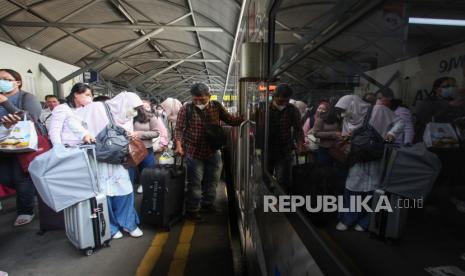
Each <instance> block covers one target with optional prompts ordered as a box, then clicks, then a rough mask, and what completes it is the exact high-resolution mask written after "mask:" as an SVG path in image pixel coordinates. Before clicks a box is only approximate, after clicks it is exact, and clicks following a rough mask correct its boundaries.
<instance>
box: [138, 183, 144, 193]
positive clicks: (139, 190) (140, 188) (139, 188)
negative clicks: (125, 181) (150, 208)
mask: <svg viewBox="0 0 465 276" xmlns="http://www.w3.org/2000/svg"><path fill="white" fill-rule="evenodd" d="M142 192H143V190H142V185H139V187H137V193H138V194H142Z"/></svg>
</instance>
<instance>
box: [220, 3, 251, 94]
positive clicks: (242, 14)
mask: <svg viewBox="0 0 465 276" xmlns="http://www.w3.org/2000/svg"><path fill="white" fill-rule="evenodd" d="M247 4H248V1H247V0H242V5H241V11H240V12H239V19H238V20H237V26H236V34H235V35H234V44H233V48H232V50H231V58H230V59H229V65H228V71H227V72H226V80H225V82H224V90H223V95H222V96H221V99H223V98H224V94H226V89H227V88H228V82H229V75H230V74H231V69H232V65H233V61H234V57H235V55H236V48H237V43H238V41H239V33H240V30H241V23H242V18H243V16H244V11H245V7H246V6H247Z"/></svg>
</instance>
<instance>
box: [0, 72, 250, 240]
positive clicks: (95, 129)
mask: <svg viewBox="0 0 465 276" xmlns="http://www.w3.org/2000/svg"><path fill="white" fill-rule="evenodd" d="M21 87H22V78H21V75H20V74H19V73H17V72H16V71H14V70H11V69H0V92H1V93H0V118H1V123H2V126H1V127H2V128H3V129H10V128H11V127H12V126H14V125H15V124H16V123H17V122H18V121H20V120H22V119H23V117H24V116H26V118H27V119H29V120H32V121H33V122H34V123H35V124H40V125H42V126H44V127H46V129H47V134H48V139H49V140H50V143H51V145H52V146H54V145H58V144H61V145H65V146H71V147H72V146H76V145H79V144H92V143H95V142H96V137H97V136H98V135H99V133H100V132H101V131H102V130H103V129H104V128H105V127H106V126H107V124H108V123H109V119H108V117H107V114H106V108H105V105H106V106H107V107H108V108H109V111H110V113H111V116H112V117H113V120H114V121H115V123H116V124H117V125H118V126H120V127H123V128H124V129H125V130H126V133H127V136H128V138H138V139H140V140H142V142H143V144H144V145H145V147H146V149H147V152H148V154H147V156H146V157H145V159H144V160H143V161H142V162H141V163H140V164H139V165H138V166H136V167H129V168H127V166H126V167H125V166H123V164H110V163H105V162H100V161H98V162H97V167H98V170H97V171H98V176H97V177H98V180H99V181H98V183H99V189H100V192H102V193H104V194H105V195H106V196H107V202H108V209H109V215H110V226H111V235H112V237H113V238H114V239H118V238H122V237H123V236H124V235H123V233H124V232H127V233H129V235H130V236H133V237H140V236H142V235H143V232H142V230H141V229H140V228H139V227H138V225H139V223H140V221H139V217H138V214H137V211H136V208H135V203H134V190H137V191H138V192H139V193H142V191H143V189H142V186H140V185H139V186H136V189H134V185H137V184H136V183H138V182H139V181H138V177H137V176H138V175H140V173H141V171H142V170H143V169H145V168H153V167H155V164H156V163H157V159H158V157H160V155H161V153H162V152H170V151H171V152H172V153H174V151H175V152H176V154H178V155H179V156H182V157H184V158H185V160H186V162H185V164H186V167H187V195H186V209H187V217H188V218H190V219H193V220H201V219H202V218H201V216H200V214H199V210H200V209H201V207H202V208H206V209H209V210H211V209H213V208H214V207H213V202H214V200H215V196H216V195H215V193H216V186H217V183H218V181H219V177H220V175H221V169H222V162H221V153H220V150H219V149H215V150H212V149H210V148H209V147H208V145H207V144H206V142H205V137H204V135H205V134H204V132H203V130H202V127H203V124H204V123H205V119H207V120H209V121H210V124H217V125H219V124H220V120H222V121H225V122H226V123H230V124H232V125H237V124H240V122H241V121H242V119H241V118H239V117H233V116H232V115H230V114H229V113H228V112H227V111H226V110H225V109H224V108H223V106H222V105H221V104H219V103H218V104H215V103H212V101H210V89H209V87H208V86H207V85H206V84H202V83H200V84H195V85H193V86H192V89H191V93H192V104H191V105H192V108H193V109H194V110H195V111H196V112H192V113H191V114H190V115H189V116H190V117H189V118H186V107H185V106H186V105H185V106H182V104H181V102H179V101H178V100H176V99H173V98H168V99H166V100H165V101H163V102H161V103H153V102H151V101H150V100H148V99H141V98H140V97H139V96H138V95H137V94H135V93H132V92H126V91H123V92H121V93H119V94H117V95H116V96H114V97H113V98H108V97H106V96H98V97H94V94H93V90H92V88H91V87H90V86H89V85H87V84H84V83H76V84H74V86H73V87H72V89H71V91H70V93H69V95H68V96H66V98H65V99H64V100H61V101H60V99H58V97H57V96H55V95H47V96H46V97H45V104H46V106H47V107H46V108H45V109H43V110H42V108H41V103H40V101H39V99H38V98H37V97H36V96H35V95H33V94H30V93H27V92H25V91H22V90H21ZM60 102H61V103H60ZM20 111H24V113H20ZM178 113H179V118H178ZM205 116H206V117H205ZM185 134H186V135H185ZM0 171H1V172H0V184H2V185H5V186H8V187H13V188H15V189H16V195H17V196H16V200H17V203H16V208H17V218H16V220H15V222H14V226H21V225H25V224H27V223H30V222H31V221H32V220H33V218H34V202H35V188H34V184H33V182H32V180H31V177H30V176H29V175H28V173H27V172H24V171H23V170H21V168H20V164H19V161H18V158H17V155H16V154H15V153H6V152H0ZM202 187H203V188H202Z"/></svg>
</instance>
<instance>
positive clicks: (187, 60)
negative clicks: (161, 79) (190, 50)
mask: <svg viewBox="0 0 465 276" xmlns="http://www.w3.org/2000/svg"><path fill="white" fill-rule="evenodd" d="M123 60H125V61H159V62H169V61H181V60H182V61H184V62H204V63H205V62H211V63H220V62H223V61H222V60H220V59H198V58H193V59H190V58H189V59H182V58H123Z"/></svg>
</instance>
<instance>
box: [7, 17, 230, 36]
mask: <svg viewBox="0 0 465 276" xmlns="http://www.w3.org/2000/svg"><path fill="white" fill-rule="evenodd" d="M0 24H1V25H4V26H16V27H34V28H37V27H39V28H40V27H44V28H45V27H48V28H50V27H52V28H71V29H81V28H84V29H116V30H140V29H144V30H157V29H162V28H163V29H164V30H166V31H178V32H217V33H221V32H223V29H221V28H219V27H204V26H197V27H193V26H160V25H154V24H142V23H139V24H133V25H130V24H121V23H111V24H109V23H103V24H92V23H63V22H25V21H4V20H2V21H0Z"/></svg>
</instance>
